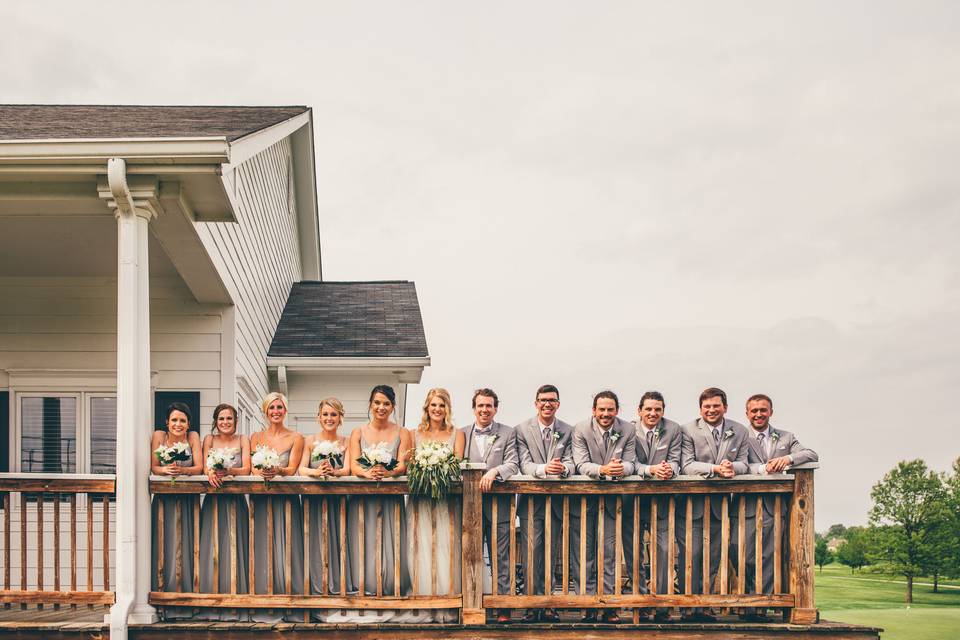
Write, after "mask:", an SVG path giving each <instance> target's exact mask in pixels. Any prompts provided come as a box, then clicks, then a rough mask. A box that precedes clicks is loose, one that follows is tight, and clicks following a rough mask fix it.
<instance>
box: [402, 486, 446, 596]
mask: <svg viewBox="0 0 960 640" xmlns="http://www.w3.org/2000/svg"><path fill="white" fill-rule="evenodd" d="M451 506H452V505H451ZM452 518H453V516H452V515H451V520H450V522H451V523H452V522H453V519H452ZM401 526H403V523H402V522H400V501H399V500H397V501H396V502H394V503H393V595H394V596H395V597H397V598H399V597H400V553H401V550H400V527H401ZM450 538H451V540H452V539H453V525H452V524H451V526H450ZM450 558H451V560H450V576H451V578H450V588H451V589H452V588H453V577H452V576H453V542H451V543H450Z"/></svg>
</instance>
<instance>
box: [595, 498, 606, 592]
mask: <svg viewBox="0 0 960 640" xmlns="http://www.w3.org/2000/svg"><path fill="white" fill-rule="evenodd" d="M605 502H606V499H605V498H604V496H600V497H598V498H597V594H599V595H601V596H602V595H603V568H604V567H603V565H604V562H605V560H606V558H605V557H604V553H603V551H604V549H603V536H604V533H605V532H604V530H603V525H604V522H603V520H604V516H605V515H606V513H605V511H606V509H605V508H606V505H605V504H604V503H605Z"/></svg>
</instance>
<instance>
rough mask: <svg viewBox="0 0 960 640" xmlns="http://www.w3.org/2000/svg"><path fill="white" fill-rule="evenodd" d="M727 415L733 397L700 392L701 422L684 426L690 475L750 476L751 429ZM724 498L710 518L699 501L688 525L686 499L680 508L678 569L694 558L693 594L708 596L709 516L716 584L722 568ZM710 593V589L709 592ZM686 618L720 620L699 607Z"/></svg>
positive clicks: (682, 574) (683, 453)
mask: <svg viewBox="0 0 960 640" xmlns="http://www.w3.org/2000/svg"><path fill="white" fill-rule="evenodd" d="M726 412H727V394H726V393H724V392H723V390H721V389H717V388H716V387H710V388H709V389H706V390H704V391H703V393H701V394H700V418H699V419H697V420H694V421H693V422H690V423H688V424H685V425H683V427H682V433H683V445H682V447H681V450H680V468H681V469H682V470H683V473H684V474H685V475H699V476H703V477H706V478H732V477H734V476H735V475H743V474H746V473H748V472H749V468H748V466H747V448H748V445H747V438H748V437H749V435H748V433H747V428H746V427H744V426H743V425H742V424H740V423H739V422H734V421H733V420H728V419H727V418H725V417H724V415H725V414H726ZM719 498H720V496H716V497H715V499H713V500H711V501H710V511H711V513H712V517H711V513H707V514H704V508H703V500H702V499H694V500H693V505H692V506H693V513H692V521H691V522H686V512H687V509H686V500H681V501H680V502H679V504H677V523H678V526H677V529H676V538H677V550H678V555H677V566H678V567H685V566H686V557H687V556H686V554H687V553H690V554H691V556H692V565H693V566H692V569H693V571H692V573H691V583H692V584H691V585H690V591H691V593H703V518H704V516H705V515H706V517H707V518H708V520H709V522H710V524H709V526H710V549H709V550H708V551H709V553H710V576H709V578H710V584H711V585H712V584H713V580H714V577H715V576H716V574H717V570H718V569H719V568H720V547H721V517H722V513H723V512H722V506H721V500H720V499H719ZM687 526H690V527H692V530H693V548H692V549H687V548H686V535H685V534H686V527H687ZM677 574H678V577H679V579H680V580H679V582H680V592H681V593H686V587H687V585H686V571H677ZM708 592H709V589H708ZM684 617H685V618H694V619H699V620H708V621H713V620H715V618H714V617H713V616H712V615H711V614H708V613H706V612H703V611H701V610H699V609H694V610H693V611H692V612H685V613H684Z"/></svg>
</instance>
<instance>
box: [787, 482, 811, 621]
mask: <svg viewBox="0 0 960 640" xmlns="http://www.w3.org/2000/svg"><path fill="white" fill-rule="evenodd" d="M793 474H794V476H793V478H794V479H793V496H792V497H791V499H790V546H789V549H790V554H789V555H790V571H789V576H790V593H792V594H793V597H794V598H795V600H794V602H795V605H794V608H793V610H791V611H790V622H792V623H793V624H810V623H813V622H816V620H817V609H816V607H815V605H814V600H813V571H814V566H815V562H814V528H813V527H814V522H813V470H812V469H794V470H793Z"/></svg>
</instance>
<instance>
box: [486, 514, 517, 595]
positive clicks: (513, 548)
mask: <svg viewBox="0 0 960 640" xmlns="http://www.w3.org/2000/svg"><path fill="white" fill-rule="evenodd" d="M494 500H496V498H494ZM516 523H517V501H516V499H515V498H514V496H510V528H509V529H508V530H507V531H508V532H509V535H510V566H508V567H507V570H508V571H509V572H510V593H509V595H511V596H512V595H514V594H516V593H517V531H516V526H517V524H516ZM493 526H494V528H496V526H497V523H496V522H494V523H493ZM494 555H499V554H497V552H496V549H494ZM491 562H495V561H493V560H491ZM491 590H492V591H493V592H494V593H497V592H498V591H499V589H498V588H497V585H493V588H492V589H491Z"/></svg>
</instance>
